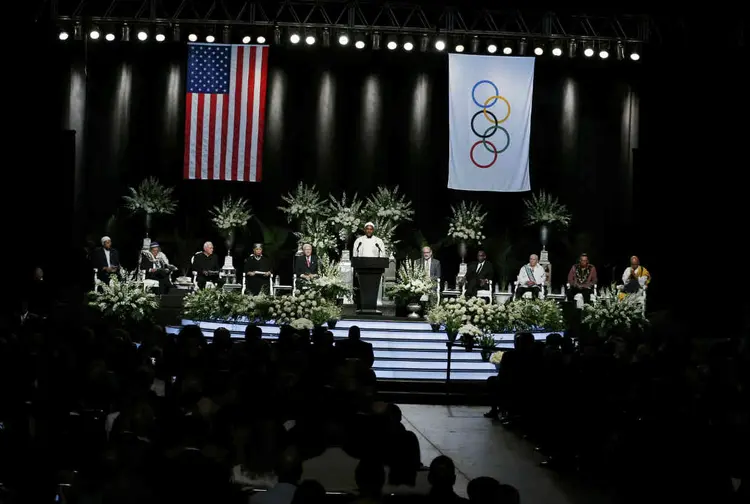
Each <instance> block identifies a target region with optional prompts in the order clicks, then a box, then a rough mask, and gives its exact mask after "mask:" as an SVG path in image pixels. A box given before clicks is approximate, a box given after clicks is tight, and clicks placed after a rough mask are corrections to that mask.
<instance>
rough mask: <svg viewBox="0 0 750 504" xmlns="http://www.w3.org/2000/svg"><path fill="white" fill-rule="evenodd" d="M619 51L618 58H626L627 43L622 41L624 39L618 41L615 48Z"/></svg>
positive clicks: (620, 59) (619, 59)
mask: <svg viewBox="0 0 750 504" xmlns="http://www.w3.org/2000/svg"><path fill="white" fill-rule="evenodd" d="M615 50H616V51H617V52H616V54H617V60H618V61H622V60H624V59H625V44H623V43H622V40H618V41H617V47H616V48H615Z"/></svg>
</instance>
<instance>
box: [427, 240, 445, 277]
mask: <svg viewBox="0 0 750 504" xmlns="http://www.w3.org/2000/svg"><path fill="white" fill-rule="evenodd" d="M422 267H423V268H424V270H425V271H426V272H429V274H430V280H439V279H440V278H443V277H442V270H441V268H440V261H438V260H437V259H435V258H434V257H432V249H431V248H430V247H423V248H422Z"/></svg>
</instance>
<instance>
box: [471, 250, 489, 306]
mask: <svg viewBox="0 0 750 504" xmlns="http://www.w3.org/2000/svg"><path fill="white" fill-rule="evenodd" d="M494 277H495V271H494V270H493V268H492V263H491V262H489V261H488V260H487V254H486V253H485V251H484V250H480V251H479V252H477V260H476V262H473V263H470V264H469V266H468V268H467V269H466V295H467V296H468V297H475V296H476V295H477V292H478V291H480V290H482V289H489V285H490V281H491V280H492V279H493V278H494Z"/></svg>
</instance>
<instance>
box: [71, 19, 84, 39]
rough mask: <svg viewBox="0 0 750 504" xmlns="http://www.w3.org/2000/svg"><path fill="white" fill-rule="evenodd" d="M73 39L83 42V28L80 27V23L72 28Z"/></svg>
mask: <svg viewBox="0 0 750 504" xmlns="http://www.w3.org/2000/svg"><path fill="white" fill-rule="evenodd" d="M73 39H74V40H83V28H82V27H81V23H76V24H75V26H73Z"/></svg>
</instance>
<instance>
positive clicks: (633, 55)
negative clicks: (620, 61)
mask: <svg viewBox="0 0 750 504" xmlns="http://www.w3.org/2000/svg"><path fill="white" fill-rule="evenodd" d="M630 59H631V60H633V61H638V60H639V59H641V55H640V54H638V53H637V52H632V53H630Z"/></svg>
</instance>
